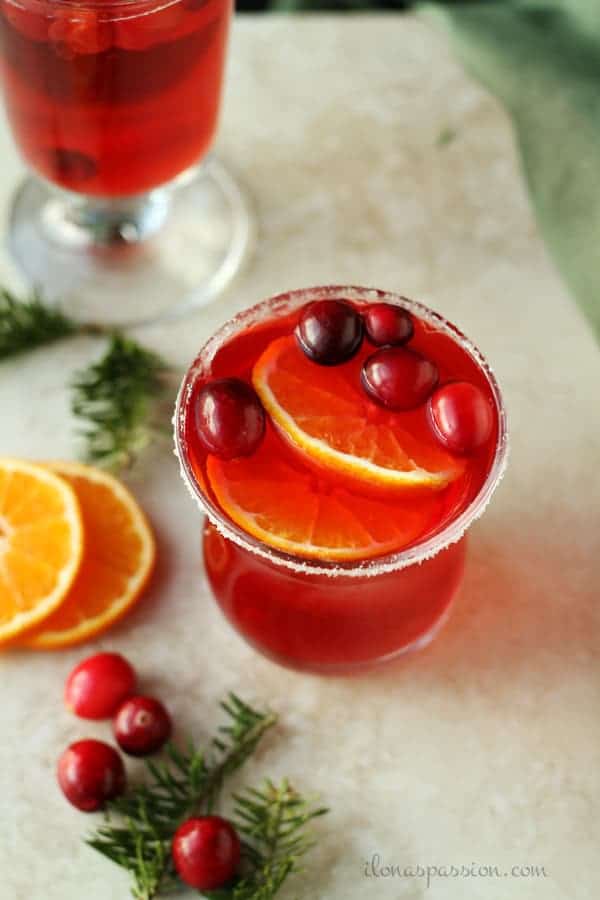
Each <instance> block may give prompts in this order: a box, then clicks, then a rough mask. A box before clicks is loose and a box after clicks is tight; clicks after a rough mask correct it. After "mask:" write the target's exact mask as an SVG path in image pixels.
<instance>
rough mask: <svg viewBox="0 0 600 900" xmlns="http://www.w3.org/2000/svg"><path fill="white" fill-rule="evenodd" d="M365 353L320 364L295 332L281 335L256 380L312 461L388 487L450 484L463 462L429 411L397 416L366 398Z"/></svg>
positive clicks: (277, 419) (286, 431) (286, 432)
mask: <svg viewBox="0 0 600 900" xmlns="http://www.w3.org/2000/svg"><path fill="white" fill-rule="evenodd" d="M365 355H366V354H365V353H364V351H363V353H362V354H361V356H360V357H358V358H355V359H354V360H351V361H350V362H349V363H347V364H345V365H343V366H336V367H333V366H318V365H316V364H315V363H313V362H311V361H310V360H309V359H307V357H306V356H305V355H304V353H302V351H301V350H300V349H299V348H298V346H297V344H296V340H295V338H294V337H283V338H278V339H277V340H275V341H273V342H272V343H271V344H269V346H268V347H267V349H266V350H265V351H264V353H263V354H262V356H260V357H259V359H258V360H257V362H256V364H255V366H254V370H253V373H252V381H253V384H254V388H255V390H256V392H257V393H258V395H259V397H260V399H261V400H262V403H263V406H264V407H265V409H266V410H267V412H268V414H269V416H270V417H271V420H272V421H273V423H274V424H275V426H276V427H277V428H278V429H279V431H280V432H281V433H282V434H283V436H284V437H285V438H286V439H287V440H288V441H289V442H291V443H292V444H293V445H294V446H295V447H296V448H297V449H298V450H299V451H300V452H301V453H303V454H304V455H305V456H307V457H310V459H311V460H313V462H316V463H319V464H320V465H322V466H326V467H327V468H328V469H334V470H336V471H338V472H340V473H342V474H344V475H345V476H347V477H351V478H353V479H356V480H358V481H363V482H368V483H369V484H371V485H374V486H381V487H386V488H388V489H389V488H407V487H418V488H430V489H440V488H443V487H445V486H446V485H447V484H449V483H450V482H451V481H454V480H455V479H456V478H458V477H459V476H460V475H461V474H462V472H463V471H464V466H465V463H464V461H462V460H460V459H456V458H455V457H453V456H451V455H450V454H449V453H447V452H446V451H445V450H444V449H443V448H442V447H441V446H439V445H438V444H437V442H436V441H435V438H433V436H432V435H431V434H430V433H429V430H428V427H427V423H426V422H425V415H424V411H423V410H422V409H421V410H417V411H414V412H411V413H403V414H394V413H390V412H388V411H385V410H383V409H382V410H379V409H378V408H376V407H375V406H374V404H372V403H371V402H370V401H369V399H368V398H367V396H366V394H364V396H363V392H362V390H361V387H360V365H361V361H362V358H363V357H364V356H365Z"/></svg>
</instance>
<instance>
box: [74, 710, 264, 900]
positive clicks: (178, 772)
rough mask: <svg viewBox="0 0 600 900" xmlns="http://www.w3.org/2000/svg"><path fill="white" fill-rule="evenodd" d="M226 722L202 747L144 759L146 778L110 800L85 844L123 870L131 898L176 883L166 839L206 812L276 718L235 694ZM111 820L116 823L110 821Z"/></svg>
mask: <svg viewBox="0 0 600 900" xmlns="http://www.w3.org/2000/svg"><path fill="white" fill-rule="evenodd" d="M221 705H222V708H223V710H224V711H225V712H226V714H227V717H228V721H227V723H226V724H225V725H223V726H221V728H220V729H219V732H218V735H217V737H215V738H214V739H213V741H212V743H211V745H210V746H209V748H208V749H207V750H202V749H196V748H194V746H193V745H190V746H189V747H188V749H187V750H186V751H182V750H179V749H178V748H176V747H175V746H173V745H170V746H169V747H168V748H167V753H166V760H165V761H163V762H162V763H154V762H151V761H147V762H146V766H147V770H148V773H149V775H150V780H149V781H148V782H147V783H145V784H140V785H137V786H136V787H134V788H133V789H132V790H131V791H129V792H128V793H127V794H125V795H124V796H123V797H120V798H118V799H117V800H115V801H113V802H112V803H111V804H109V808H108V813H107V821H106V823H105V824H104V825H102V826H101V827H100V828H98V829H97V830H96V832H95V833H94V834H93V835H91V837H90V838H89V839H88V841H87V843H88V844H89V845H90V846H91V847H93V848H94V849H95V850H97V851H98V852H100V853H102V854H103V855H104V856H106V857H108V858H109V859H111V860H112V861H113V862H115V863H117V865H119V866H123V867H124V868H126V869H128V870H129V871H130V872H131V874H132V877H133V882H134V885H133V889H132V892H133V896H134V897H135V898H136V900H151V898H153V897H155V896H156V894H157V893H159V892H160V893H166V892H168V891H169V890H171V889H172V888H173V886H174V885H175V884H177V879H176V874H175V870H174V868H173V864H172V860H171V840H172V837H173V835H174V833H175V831H176V830H177V828H178V827H179V825H180V824H181V823H182V822H183V821H185V819H187V818H188V817H189V816H192V815H205V814H207V813H210V812H211V811H212V810H213V809H214V807H215V804H216V803H217V800H218V797H219V793H220V790H221V787H222V785H223V781H224V779H225V778H226V777H227V776H228V775H231V774H232V773H233V772H235V771H236V770H237V769H239V768H240V766H242V765H243V763H244V762H245V761H246V760H247V759H248V757H249V756H251V755H252V753H253V752H254V750H255V749H256V747H257V745H258V743H259V741H260V740H261V738H262V737H263V735H264V734H265V732H266V731H268V730H269V729H270V728H271V727H272V726H273V725H274V724H275V722H276V716H275V715H274V714H273V713H263V712H258V711H257V710H255V709H253V708H252V707H250V706H248V705H247V704H246V703H244V702H243V701H242V700H240V699H239V698H238V697H236V696H235V695H234V694H230V695H229V697H228V699H227V700H226V701H225V702H224V703H222V704H221ZM115 818H116V820H117V824H115Z"/></svg>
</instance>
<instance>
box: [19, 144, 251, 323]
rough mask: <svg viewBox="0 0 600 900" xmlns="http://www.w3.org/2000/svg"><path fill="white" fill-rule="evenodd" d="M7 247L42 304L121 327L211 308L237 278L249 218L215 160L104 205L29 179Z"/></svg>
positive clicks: (81, 318) (247, 237)
mask: <svg viewBox="0 0 600 900" xmlns="http://www.w3.org/2000/svg"><path fill="white" fill-rule="evenodd" d="M8 240H9V246H10V250H11V252H12V255H13V257H14V258H15V260H16V263H17V265H18V267H19V268H20V270H21V271H22V272H23V274H24V275H25V278H26V279H27V281H28V282H29V283H30V284H31V285H32V286H34V287H36V288H37V289H39V290H40V292H41V293H42V295H43V297H44V298H45V299H46V300H48V301H50V302H56V303H57V304H58V305H60V307H61V309H62V310H63V311H64V312H66V313H68V314H69V315H71V316H73V317H74V318H76V319H78V320H79V321H85V322H97V323H100V324H102V325H105V326H115V327H121V328H122V327H127V326H131V325H143V324H149V323H152V322H156V321H158V320H160V319H163V318H169V317H175V316H179V315H182V314H185V313H186V312H189V311H191V310H192V309H194V308H196V307H200V306H205V305H207V304H209V303H211V302H212V301H213V300H215V298H216V297H217V296H218V295H219V294H220V293H221V292H222V291H223V290H224V288H225V287H226V286H227V285H228V284H229V282H230V281H231V280H232V279H233V277H234V276H235V275H236V273H237V272H238V271H239V269H240V266H241V265H242V263H243V261H244V259H245V257H246V256H247V254H248V251H249V248H250V245H251V241H252V220H251V216H250V214H249V211H248V207H247V205H246V201H245V199H244V197H243V195H242V193H241V191H240V189H239V187H238V186H237V184H236V182H235V181H234V179H233V178H232V177H231V175H230V174H229V173H228V172H227V171H226V169H225V168H224V167H223V166H222V165H221V164H220V163H219V162H217V161H216V160H214V159H209V160H207V161H206V162H205V163H204V164H203V165H202V166H201V167H200V168H198V169H195V170H193V171H190V172H186V173H184V174H183V175H182V176H181V177H180V178H179V179H177V181H176V182H174V183H172V184H170V185H168V186H167V187H165V188H161V189H158V190H156V191H152V192H150V193H149V194H147V195H144V196H141V197H132V198H124V199H122V200H115V201H105V200H99V199H96V198H85V197H78V196H76V195H74V194H68V193H66V192H60V191H57V190H55V189H54V188H52V187H50V186H49V185H46V184H45V183H43V182H41V181H38V180H37V179H35V178H29V179H27V180H26V181H25V182H24V184H23V185H22V186H21V187H20V188H19V190H18V191H17V194H16V196H15V199H14V202H13V207H12V212H11V220H10V230H9V238H8Z"/></svg>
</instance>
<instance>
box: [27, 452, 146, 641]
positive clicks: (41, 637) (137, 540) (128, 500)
mask: <svg viewBox="0 0 600 900" xmlns="http://www.w3.org/2000/svg"><path fill="white" fill-rule="evenodd" d="M48 469H50V470H51V471H52V472H54V473H56V475H59V476H60V477H61V478H62V479H64V481H65V482H66V483H67V484H68V485H69V486H70V487H71V489H72V490H73V491H74V492H75V494H76V495H77V498H78V500H79V504H80V507H81V514H82V518H83V524H84V529H85V535H86V546H85V553H84V556H83V560H82V563H81V568H80V570H79V573H78V575H77V578H76V579H75V581H74V583H73V585H72V587H71V589H70V590H69V592H68V594H67V596H66V597H65V599H64V601H63V603H62V604H61V605H60V607H59V608H58V609H57V610H56V611H55V612H54V613H52V615H50V616H49V617H48V618H47V619H45V621H44V622H43V623H42V624H41V625H40V626H38V627H37V628H36V629H35V630H33V631H30V632H28V633H27V634H25V635H23V637H22V639H21V640H20V641H19V643H20V645H21V646H27V647H33V648H35V649H40V650H53V649H57V648H60V647H67V646H70V645H72V644H77V643H80V642H81V641H85V640H88V639H89V638H91V637H93V636H94V635H96V634H99V633H100V632H102V631H104V630H105V629H106V628H107V627H108V626H109V625H112V624H113V622H115V621H116V620H117V619H120V618H121V616H123V615H124V614H125V613H126V612H127V611H128V610H129V609H130V607H131V606H132V605H133V604H134V603H135V601H136V600H137V599H138V598H139V596H140V593H141V592H142V590H143V588H144V587H145V585H146V583H147V581H148V579H149V577H150V574H151V572H152V568H153V565H154V559H155V552H156V551H155V543H154V537H153V534H152V531H151V529H150V526H149V525H148V522H147V520H146V518H145V516H144V514H143V512H142V510H141V509H140V507H139V506H138V504H137V502H136V501H135V500H134V498H133V497H132V495H131V494H130V493H129V491H128V490H127V489H126V488H125V487H124V486H123V485H122V484H121V482H120V481H117V479H115V478H113V477H112V476H111V475H108V474H107V473H106V472H102V471H99V470H98V469H94V468H90V467H89V466H83V465H78V464H76V463H50V464H49V465H48Z"/></svg>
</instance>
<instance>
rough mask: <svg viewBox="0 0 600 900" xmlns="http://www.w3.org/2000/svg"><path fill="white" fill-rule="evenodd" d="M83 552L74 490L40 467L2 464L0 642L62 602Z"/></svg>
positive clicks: (14, 462) (12, 462)
mask: <svg viewBox="0 0 600 900" xmlns="http://www.w3.org/2000/svg"><path fill="white" fill-rule="evenodd" d="M82 550H83V528H82V523H81V515H80V510H79V504H78V502H77V497H76V496H75V493H74V491H73V490H72V488H71V487H70V486H69V485H68V484H66V483H65V482H64V481H63V480H62V479H61V478H59V477H58V476H57V475H55V474H54V473H52V472H49V471H47V470H46V469H44V468H42V467H40V466H36V465H33V464H31V463H28V462H23V461H21V460H13V459H2V460H0V643H4V642H6V641H11V640H12V639H14V638H15V637H16V636H17V635H20V634H21V633H22V632H23V631H25V630H26V629H27V628H29V627H31V626H32V625H35V624H36V623H37V622H40V621H41V620H42V619H44V618H46V617H47V616H48V615H49V614H50V613H52V611H53V610H54V609H56V607H57V606H58V605H59V604H60V603H62V601H63V599H64V597H65V596H66V594H67V592H68V591H69V588H70V587H71V585H72V584H73V581H74V579H75V577H76V575H77V571H78V569H79V566H80V562H81V555H82Z"/></svg>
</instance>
